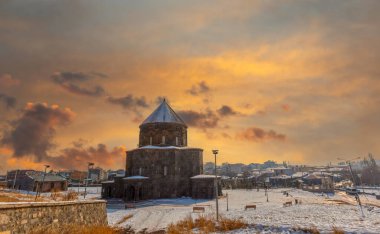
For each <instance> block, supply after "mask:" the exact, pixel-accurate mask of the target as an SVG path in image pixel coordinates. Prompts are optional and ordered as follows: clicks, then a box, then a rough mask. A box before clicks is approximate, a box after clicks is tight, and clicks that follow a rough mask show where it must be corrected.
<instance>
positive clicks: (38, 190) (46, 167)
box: [35, 165, 50, 200]
mask: <svg viewBox="0 0 380 234" xmlns="http://www.w3.org/2000/svg"><path fill="white" fill-rule="evenodd" d="M44 166H45V171H44V176H43V177H42V184H41V186H38V181H37V191H36V198H35V200H37V197H38V195H39V194H40V193H41V190H43V188H44V182H45V177H46V169H48V168H49V167H50V165H44ZM38 187H41V189H38Z"/></svg>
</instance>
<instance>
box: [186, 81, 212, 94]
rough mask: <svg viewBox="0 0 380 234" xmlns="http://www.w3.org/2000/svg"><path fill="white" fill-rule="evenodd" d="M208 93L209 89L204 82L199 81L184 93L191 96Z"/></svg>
mask: <svg viewBox="0 0 380 234" xmlns="http://www.w3.org/2000/svg"><path fill="white" fill-rule="evenodd" d="M209 91H210V87H209V86H208V85H207V84H206V82H205V81H201V82H199V83H198V84H196V85H193V86H192V87H191V89H189V90H187V91H186V92H187V93H189V94H191V95H193V96H198V95H200V94H204V93H208V92H209Z"/></svg>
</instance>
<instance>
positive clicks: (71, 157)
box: [44, 144, 125, 169]
mask: <svg viewBox="0 0 380 234" xmlns="http://www.w3.org/2000/svg"><path fill="white" fill-rule="evenodd" d="M124 155H125V149H124V148H123V147H114V148H113V149H108V148H107V146H106V145H105V144H98V145H97V146H95V147H94V146H88V147H84V146H83V145H82V144H80V145H77V144H74V146H73V147H68V148H65V149H63V150H61V154H59V155H58V156H56V157H51V156H48V157H46V158H44V161H46V162H47V163H49V164H51V165H52V166H53V167H55V168H60V169H73V168H77V169H79V168H82V169H85V167H86V165H87V163H88V162H92V163H95V165H101V166H102V167H111V166H112V165H114V164H115V163H117V162H119V163H122V157H123V156H124Z"/></svg>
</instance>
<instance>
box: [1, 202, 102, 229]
mask: <svg viewBox="0 0 380 234" xmlns="http://www.w3.org/2000/svg"><path fill="white" fill-rule="evenodd" d="M67 224H78V225H107V213H106V202H105V201H80V202H78V201H68V202H39V203H9V204H4V203H2V204H0V233H1V234H8V233H9V234H13V233H29V232H31V231H33V230H36V229H39V228H47V227H53V228H60V227H62V226H63V225H67Z"/></svg>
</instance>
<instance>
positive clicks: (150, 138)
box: [149, 137, 153, 145]
mask: <svg viewBox="0 0 380 234" xmlns="http://www.w3.org/2000/svg"><path fill="white" fill-rule="evenodd" d="M149 145H153V137H149Z"/></svg>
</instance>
